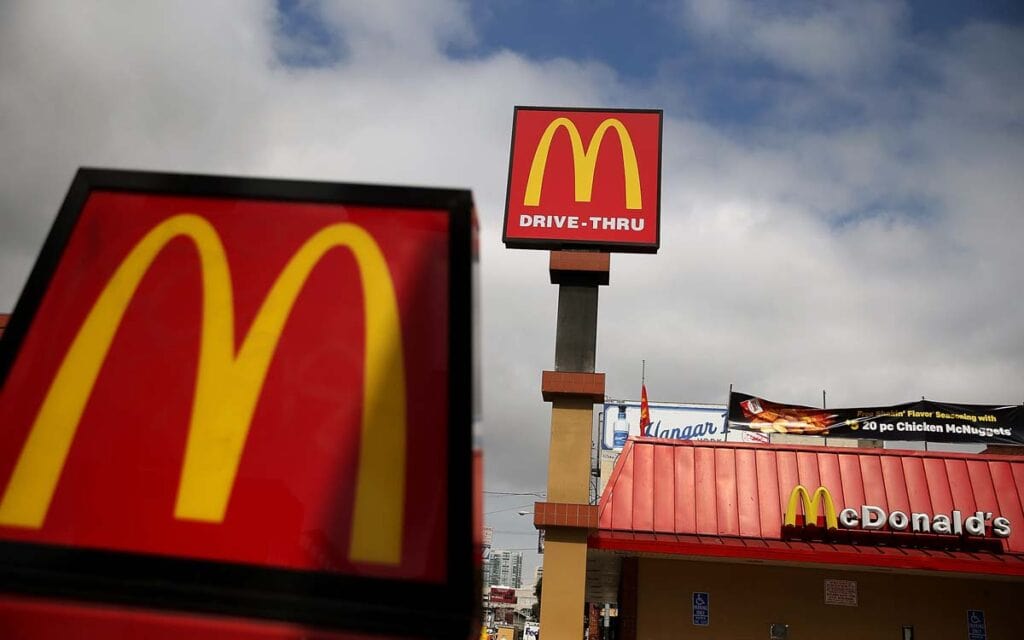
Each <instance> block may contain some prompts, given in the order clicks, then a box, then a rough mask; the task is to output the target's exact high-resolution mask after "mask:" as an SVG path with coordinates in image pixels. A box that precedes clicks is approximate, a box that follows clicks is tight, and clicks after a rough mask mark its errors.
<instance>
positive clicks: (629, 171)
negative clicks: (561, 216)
mask: <svg viewBox="0 0 1024 640" xmlns="http://www.w3.org/2000/svg"><path fill="white" fill-rule="evenodd" d="M561 128H564V129H565V131H566V133H568V134H569V141H570V143H571V144H572V162H573V171H574V174H575V180H576V184H575V193H576V201H577V202H590V196H591V194H592V193H593V190H594V169H595V168H596V167H597V154H598V152H599V151H600V150H601V141H602V140H603V139H604V134H605V132H607V131H608V130H609V129H615V132H616V133H617V134H619V142H620V143H621V146H622V170H623V173H624V175H625V182H626V208H627V209H641V208H643V205H642V199H641V197H640V170H639V169H638V168H637V164H636V150H635V149H634V148H633V139H632V138H630V137H629V131H627V130H626V127H625V125H623V124H622V122H621V121H620V120H618V119H617V118H608V119H606V120H604V121H603V122H602V123H601V124H600V125H598V127H597V130H596V131H595V132H594V137H593V138H591V139H590V144H589V145H587V148H586V150H584V149H583V139H582V138H581V137H580V132H579V129H577V128H576V125H575V124H574V123H573V121H572V120H569V119H568V118H555V119H554V120H552V121H551V124H549V125H548V128H547V129H545V130H544V134H543V135H542V136H541V138H540V142H539V143H537V150H536V151H535V152H534V154H533V162H532V163H531V164H530V176H529V178H527V180H526V196H525V197H524V198H523V204H524V205H526V206H530V207H535V206H537V205H539V204H540V191H541V185H542V184H543V182H544V169H545V168H546V167H547V163H548V152H549V151H550V150H551V140H552V138H554V137H555V133H556V132H557V131H558V130H559V129H561Z"/></svg>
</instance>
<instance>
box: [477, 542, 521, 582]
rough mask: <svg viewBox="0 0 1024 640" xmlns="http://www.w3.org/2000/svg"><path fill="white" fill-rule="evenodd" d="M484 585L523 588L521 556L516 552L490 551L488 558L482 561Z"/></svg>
mask: <svg viewBox="0 0 1024 640" xmlns="http://www.w3.org/2000/svg"><path fill="white" fill-rule="evenodd" d="M484 585H485V586H487V587H491V586H502V587H512V588H514V589H518V588H520V587H522V586H523V554H522V553H520V552H518V551H503V550H501V549H492V550H491V556H490V558H488V559H486V560H485V561H484Z"/></svg>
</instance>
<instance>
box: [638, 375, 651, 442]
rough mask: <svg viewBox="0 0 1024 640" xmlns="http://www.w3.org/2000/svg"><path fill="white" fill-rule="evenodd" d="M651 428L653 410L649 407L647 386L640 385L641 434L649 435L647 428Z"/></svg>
mask: <svg viewBox="0 0 1024 640" xmlns="http://www.w3.org/2000/svg"><path fill="white" fill-rule="evenodd" d="M649 426H651V408H650V407H649V406H648V405H647V385H646V384H643V383H641V384H640V433H641V434H643V435H645V436H646V435H647V427H649Z"/></svg>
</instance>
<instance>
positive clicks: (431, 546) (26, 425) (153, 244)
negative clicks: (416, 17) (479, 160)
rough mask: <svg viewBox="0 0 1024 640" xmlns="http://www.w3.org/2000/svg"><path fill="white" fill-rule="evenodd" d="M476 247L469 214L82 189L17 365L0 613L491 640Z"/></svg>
mask: <svg viewBox="0 0 1024 640" xmlns="http://www.w3.org/2000/svg"><path fill="white" fill-rule="evenodd" d="M475 234H476V229H475V219H474V214H473V204H472V197H471V195H470V194H469V192H466V191H457V190H442V189H412V188H402V187H390V186H389V187H383V186H366V185H349V184H327V183H312V182H294V181H276V180H254V179H240V178H219V177H208V176H188V175H170V174H152V173H139V172H124V171H104V170H92V169H83V170H80V171H79V173H78V174H77V176H76V177H75V180H74V182H73V184H72V186H71V190H70V192H69V194H68V196H67V199H66V200H65V202H64V205H63V208H62V209H61V211H60V214H59V215H58V218H57V221H56V223H55V225H54V227H53V230H52V231H51V233H50V236H49V238H48V240H47V242H46V245H45V247H44V248H43V251H42V254H41V256H40V258H39V261H38V262H37V264H36V267H35V269H34V271H33V272H32V275H31V277H30V280H29V282H28V284H27V286H26V288H25V291H24V292H23V294H22V297H21V299H20V300H19V302H18V305H17V307H16V309H15V311H14V313H13V315H12V317H11V320H10V324H9V326H8V327H7V329H6V332H5V333H4V335H3V338H2V342H0V599H2V598H3V596H4V593H7V594H15V595H17V594H32V595H34V596H43V597H51V598H62V599H64V598H70V599H74V600H82V601H94V602H108V603H109V602H116V603H119V604H130V605H136V606H141V607H144V608H160V609H174V610H179V611H186V612H197V613H199V612H201V613H212V614H220V615H225V616H232V617H249V618H263V619H273V620H279V621H286V622H292V623H301V624H307V625H312V626H314V627H319V628H338V629H350V630H351V629H355V630H358V631H368V632H375V633H386V634H395V635H402V636H403V637H406V636H415V635H418V634H422V633H423V632H424V629H429V630H430V632H431V633H438V632H440V633H442V634H443V635H447V636H451V637H456V636H462V637H468V636H469V635H471V630H472V629H475V628H478V623H476V622H474V618H475V616H476V611H477V607H478V603H479V588H478V584H479V583H478V576H479V573H478V569H479V568H478V566H477V564H476V562H475V560H474V556H475V552H474V544H475V543H477V542H478V539H477V534H476V533H475V527H477V524H478V523H476V522H475V515H474V510H475V509H478V504H477V503H478V500H476V498H477V496H476V495H475V491H478V490H479V487H478V486H477V487H476V488H474V484H475V483H476V479H475V471H474V461H473V450H472V438H473V434H472V431H473V420H474V412H475V409H474V407H473V400H472V398H473V397H474V385H475V381H474V373H473V367H472V364H471V363H472V355H473V349H474V348H475V347H474V345H472V344H471V338H470V336H472V335H473V330H472V322H473V319H472V315H473V314H472V309H473V300H472V297H471V296H472V293H471V271H472V262H473V261H474V260H475V251H476V249H475V243H476V240H475ZM439 630H441V631H439Z"/></svg>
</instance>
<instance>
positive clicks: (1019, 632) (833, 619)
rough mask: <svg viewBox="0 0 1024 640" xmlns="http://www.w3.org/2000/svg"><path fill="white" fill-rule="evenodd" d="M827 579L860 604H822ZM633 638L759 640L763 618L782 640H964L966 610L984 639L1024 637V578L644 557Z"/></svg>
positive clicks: (765, 628) (762, 634)
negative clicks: (706, 599) (702, 622)
mask: <svg viewBox="0 0 1024 640" xmlns="http://www.w3.org/2000/svg"><path fill="white" fill-rule="evenodd" d="M826 578H838V579H845V580H855V581H856V582H857V595H858V606H857V607H847V606H836V605H826V604H824V581H825V579H826ZM694 591H707V592H709V593H710V601H711V609H710V620H711V624H710V626H708V627H697V626H694V625H693V623H692V593H693V592H694ZM637 600H638V603H637V636H636V637H637V640H662V639H665V640H668V639H672V640H681V639H686V638H701V639H708V640H710V639H715V640H747V639H751V640H753V639H758V640H767V638H768V627H769V625H770V624H771V623H785V624H788V625H789V636H788V640H812V639H813V640H817V639H822V638H827V639H828V640H867V639H874V638H878V639H880V640H881V639H885V640H899V639H900V638H901V637H902V636H901V629H902V626H903V625H913V626H914V638H915V640H945V639H947V638H948V639H949V640H953V639H956V640H966V639H967V637H968V635H967V610H968V609H981V610H983V611H984V612H985V620H986V627H987V631H988V636H987V637H988V639H989V640H1011V639H1019V638H1024V582H1021V581H1017V582H1010V581H1004V580H985V579H964V578H945V577H931V576H921V575H904V574H896V573H891V572H865V571H845V570H831V569H809V568H802V567H778V566H768V565H759V564H735V563H724V562H694V561H685V560H668V559H654V558H642V559H641V560H640V565H639V577H638V598H637Z"/></svg>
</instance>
